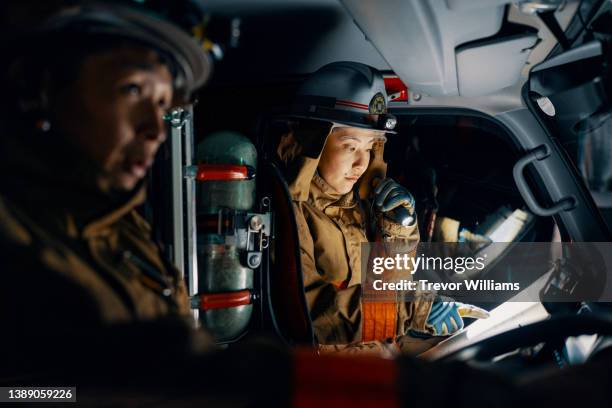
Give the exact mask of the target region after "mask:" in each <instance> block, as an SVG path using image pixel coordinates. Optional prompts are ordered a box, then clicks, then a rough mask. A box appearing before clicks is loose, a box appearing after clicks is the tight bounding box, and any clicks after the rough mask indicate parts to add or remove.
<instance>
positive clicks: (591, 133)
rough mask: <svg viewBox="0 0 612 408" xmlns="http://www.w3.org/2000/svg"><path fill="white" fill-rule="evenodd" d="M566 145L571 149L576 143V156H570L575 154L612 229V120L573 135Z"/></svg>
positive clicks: (579, 167) (578, 165)
mask: <svg viewBox="0 0 612 408" xmlns="http://www.w3.org/2000/svg"><path fill="white" fill-rule="evenodd" d="M563 144H564V147H565V148H566V150H569V151H570V152H571V151H572V150H573V149H572V148H573V147H574V146H575V155H572V154H570V157H573V158H574V157H575V160H576V166H577V167H578V170H579V171H580V173H581V174H582V177H583V179H584V181H585V183H586V184H587V186H588V187H589V190H590V191H591V193H592V194H593V198H594V200H595V204H597V207H599V209H600V211H601V213H602V215H603V216H604V219H605V220H606V223H607V224H608V227H610V228H611V229H612V120H611V119H610V118H608V119H607V120H606V121H605V122H603V123H600V124H599V126H597V127H591V128H587V129H583V130H582V131H580V132H577V134H572V135H571V136H570V137H569V138H567V139H566V140H565V143H563Z"/></svg>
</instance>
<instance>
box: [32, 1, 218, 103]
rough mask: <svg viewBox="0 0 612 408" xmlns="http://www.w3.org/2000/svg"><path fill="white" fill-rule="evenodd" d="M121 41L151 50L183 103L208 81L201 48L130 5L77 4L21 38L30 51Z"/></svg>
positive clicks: (208, 70)
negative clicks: (170, 76) (91, 40)
mask: <svg viewBox="0 0 612 408" xmlns="http://www.w3.org/2000/svg"><path fill="white" fill-rule="evenodd" d="M90 37H91V38H93V37H96V38H106V37H108V38H112V39H119V40H121V39H125V40H127V41H130V42H134V43H137V44H142V45H144V46H147V47H150V48H152V49H154V50H156V51H157V52H158V53H159V54H160V56H162V58H163V59H164V62H165V63H166V64H167V65H168V66H169V69H170V71H171V72H172V74H173V77H174V88H175V91H176V93H177V94H179V95H181V97H183V98H185V99H187V98H189V97H190V95H191V94H192V92H193V91H194V90H196V89H197V88H199V87H200V86H202V85H203V84H204V82H206V80H207V79H208V77H209V75H210V73H211V70H212V64H211V61H210V59H209V56H208V54H207V53H206V51H205V50H204V49H203V47H202V46H201V45H200V44H199V43H198V42H197V41H196V40H195V39H194V38H193V37H191V36H190V35H189V34H188V33H187V32H186V31H183V29H181V28H179V27H178V26H177V25H175V24H174V23H172V22H170V21H168V20H167V19H164V18H162V17H161V16H160V15H158V14H155V13H154V12H153V11H151V10H149V9H147V8H145V7H143V6H140V5H138V4H135V3H134V2H126V1H124V2H121V3H118V2H106V3H101V2H95V1H81V2H77V5H74V6H71V7H64V8H62V9H60V10H59V11H57V12H56V13H55V14H52V15H51V16H50V17H48V18H47V19H46V21H44V22H43V23H42V24H41V25H40V26H39V27H37V28H36V29H35V30H33V31H30V32H29V33H27V34H26V37H25V38H24V41H25V42H22V45H23V44H25V45H27V47H29V50H23V48H22V51H21V52H24V51H25V52H27V51H29V52H39V50H42V49H44V48H47V51H46V52H47V53H48V52H52V51H49V49H51V50H52V49H53V48H54V47H66V46H68V47H70V44H71V42H74V41H87V39H88V38H90Z"/></svg>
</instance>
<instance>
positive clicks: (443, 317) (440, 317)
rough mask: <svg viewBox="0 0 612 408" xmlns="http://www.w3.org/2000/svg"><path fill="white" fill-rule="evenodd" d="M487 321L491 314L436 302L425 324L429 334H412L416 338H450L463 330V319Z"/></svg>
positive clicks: (471, 306)
mask: <svg viewBox="0 0 612 408" xmlns="http://www.w3.org/2000/svg"><path fill="white" fill-rule="evenodd" d="M464 317H471V318H474V319H486V318H487V317H489V312H487V311H486V310H484V309H481V308H480V307H478V306H474V305H470V304H467V303H460V302H434V303H433V305H432V306H431V311H430V312H429V317H428V318H427V323H425V328H426V330H427V333H421V332H414V331H413V332H412V334H413V335H416V337H429V336H450V335H452V334H454V333H456V332H458V331H459V330H461V329H463V326H464V324H463V318H464Z"/></svg>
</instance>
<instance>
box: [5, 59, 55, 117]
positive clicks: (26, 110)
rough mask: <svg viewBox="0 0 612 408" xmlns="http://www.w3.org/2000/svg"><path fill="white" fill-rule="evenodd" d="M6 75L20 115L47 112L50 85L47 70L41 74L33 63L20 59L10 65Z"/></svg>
mask: <svg viewBox="0 0 612 408" xmlns="http://www.w3.org/2000/svg"><path fill="white" fill-rule="evenodd" d="M7 73H8V80H9V84H11V85H12V87H13V89H14V95H16V97H17V106H18V108H19V111H20V113H22V114H24V115H31V114H33V113H38V114H44V112H47V111H48V109H49V96H48V84H50V83H51V80H50V77H51V75H50V73H49V72H48V71H47V70H43V71H42V72H41V71H40V68H38V67H37V64H36V63H35V61H30V60H28V59H27V58H21V59H18V60H16V61H14V62H13V63H12V64H11V66H10V67H9V69H8V70H7Z"/></svg>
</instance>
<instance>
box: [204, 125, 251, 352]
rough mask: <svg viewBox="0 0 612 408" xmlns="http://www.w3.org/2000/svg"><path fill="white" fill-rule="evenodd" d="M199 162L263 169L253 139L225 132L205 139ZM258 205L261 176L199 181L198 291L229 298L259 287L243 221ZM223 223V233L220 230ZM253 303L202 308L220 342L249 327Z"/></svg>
mask: <svg viewBox="0 0 612 408" xmlns="http://www.w3.org/2000/svg"><path fill="white" fill-rule="evenodd" d="M196 161H197V162H198V164H205V165H221V168H223V165H239V166H249V167H250V168H251V169H255V168H256V167H257V150H256V149H255V146H254V145H253V144H252V143H251V141H250V140H249V139H248V138H247V137H245V136H243V135H241V134H239V133H235V132H230V131H222V132H216V133H213V134H211V135H210V136H208V137H206V138H205V139H204V140H202V141H201V142H200V143H199V144H198V146H197V150H196ZM254 205H255V178H254V177H253V178H251V179H241V180H235V179H228V180H225V179H222V180H220V179H219V178H218V177H216V178H215V179H214V180H202V181H198V183H197V187H196V208H197V219H198V234H197V245H198V293H200V294H212V295H217V294H220V296H224V294H232V293H237V292H239V291H244V290H252V289H253V274H254V271H253V269H250V268H248V267H247V266H246V262H245V260H244V254H245V252H246V250H247V245H248V234H247V230H246V229H245V228H241V225H242V224H241V223H240V222H231V221H232V220H233V221H236V220H240V219H246V213H247V212H249V211H253V207H254ZM218 221H221V222H222V223H223V228H222V231H221V230H220V229H219V228H217V227H218ZM252 313H253V305H252V304H248V305H240V306H233V307H221V308H212V309H208V310H202V309H201V310H200V321H201V323H202V325H203V326H204V327H205V328H206V329H208V330H209V331H210V332H212V333H213V334H214V335H215V337H216V339H217V341H219V342H227V341H230V340H233V339H236V338H238V337H239V336H240V335H241V334H243V333H244V332H245V330H246V328H247V327H248V324H249V321H250V319H251V315H252Z"/></svg>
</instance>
